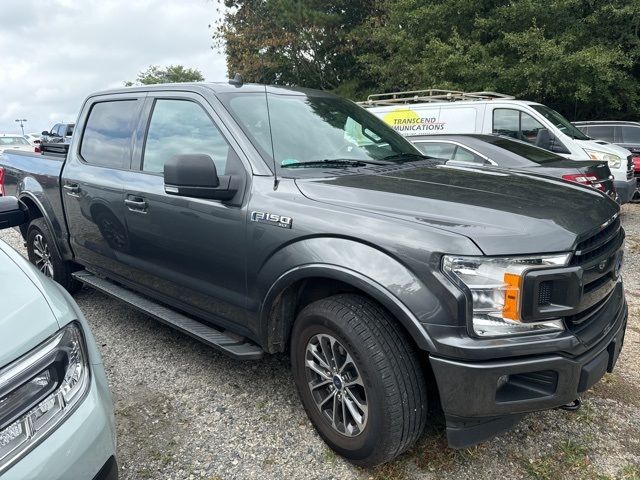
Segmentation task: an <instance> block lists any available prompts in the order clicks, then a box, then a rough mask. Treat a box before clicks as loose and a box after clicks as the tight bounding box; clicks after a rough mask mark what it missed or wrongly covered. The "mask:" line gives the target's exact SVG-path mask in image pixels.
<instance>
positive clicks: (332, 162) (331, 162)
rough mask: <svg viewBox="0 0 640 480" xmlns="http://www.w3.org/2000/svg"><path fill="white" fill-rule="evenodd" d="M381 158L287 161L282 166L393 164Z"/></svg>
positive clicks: (314, 166) (319, 166)
mask: <svg viewBox="0 0 640 480" xmlns="http://www.w3.org/2000/svg"><path fill="white" fill-rule="evenodd" d="M391 164H392V162H384V161H381V160H352V159H349V158H332V159H328V158H325V159H324V160H310V161H308V162H297V163H287V164H285V165H282V168H322V167H364V166H366V165H391Z"/></svg>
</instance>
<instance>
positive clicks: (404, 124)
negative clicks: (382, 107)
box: [382, 109, 445, 135]
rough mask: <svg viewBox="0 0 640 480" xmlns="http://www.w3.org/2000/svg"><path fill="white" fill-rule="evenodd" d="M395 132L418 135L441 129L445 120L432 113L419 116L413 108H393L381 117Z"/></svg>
mask: <svg viewBox="0 0 640 480" xmlns="http://www.w3.org/2000/svg"><path fill="white" fill-rule="evenodd" d="M382 119H383V120H384V121H385V122H386V123H387V124H389V125H390V126H391V127H392V128H393V129H394V130H395V131H396V132H398V133H401V134H403V135H420V134H423V133H435V132H437V131H438V130H443V129H444V125H445V122H439V121H438V118H437V117H435V116H433V115H427V116H424V117H421V116H420V115H418V113H417V112H416V111H414V110H408V109H402V110H393V111H391V112H389V113H387V114H386V115H384V116H383V117H382Z"/></svg>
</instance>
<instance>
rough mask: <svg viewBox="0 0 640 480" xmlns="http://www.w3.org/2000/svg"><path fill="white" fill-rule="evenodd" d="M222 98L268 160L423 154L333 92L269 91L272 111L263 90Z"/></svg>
mask: <svg viewBox="0 0 640 480" xmlns="http://www.w3.org/2000/svg"><path fill="white" fill-rule="evenodd" d="M218 98H220V100H221V101H222V102H223V103H224V104H225V107H226V108H227V110H228V111H229V112H230V113H231V115H232V116H233V117H234V118H235V120H236V121H237V122H238V124H239V125H240V127H241V128H242V129H243V131H244V132H245V134H246V135H247V136H248V137H249V139H250V140H251V141H252V143H253V144H254V145H255V146H256V148H257V149H258V151H259V152H260V154H261V155H262V157H263V158H264V159H265V161H267V162H268V163H269V164H272V163H273V161H274V158H273V155H275V163H276V165H277V166H278V167H280V168H290V167H295V166H304V164H308V165H309V166H311V165H320V166H322V165H327V166H328V165H340V163H339V162H363V163H366V162H370V163H376V162H382V163H387V162H403V161H407V160H416V159H419V158H421V157H423V156H422V155H421V154H420V152H419V151H418V150H416V149H415V147H414V146H413V145H412V144H411V143H409V142H408V141H407V140H405V139H404V138H403V137H402V136H401V135H400V134H398V133H396V132H394V131H393V129H391V128H390V127H389V126H387V125H386V124H385V123H384V122H383V121H382V120H380V119H378V118H377V117H376V116H374V115H372V114H371V113H369V112H367V111H366V110H364V109H363V108H361V107H359V106H357V105H355V104H354V103H353V102H350V101H348V100H345V99H343V98H340V97H336V96H334V95H327V94H322V93H318V94H317V95H313V94H301V93H297V92H293V93H292V94H290V95H287V94H285V95H281V94H273V93H269V94H268V102H269V111H268V112H267V104H266V97H265V94H264V93H262V92H251V93H228V94H227V93H221V94H218ZM269 121H271V131H270V129H269ZM272 140H273V149H272V148H271V143H272ZM272 152H273V154H272ZM344 164H345V163H342V165H344Z"/></svg>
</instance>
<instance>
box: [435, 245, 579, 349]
mask: <svg viewBox="0 0 640 480" xmlns="http://www.w3.org/2000/svg"><path fill="white" fill-rule="evenodd" d="M568 261H569V254H560V255H548V256H539V257H512V258H505V257H456V256H450V255H445V256H444V258H443V262H442V269H443V271H444V272H445V274H446V275H447V276H448V277H449V278H451V279H452V280H453V281H454V283H456V284H458V285H459V286H460V287H461V288H463V289H468V290H469V293H470V296H471V300H472V302H473V317H472V328H473V331H474V333H475V334H476V335H478V336H480V337H494V336H502V335H520V334H528V333H543V332H557V331H562V330H564V324H563V322H562V320H559V319H558V320H545V321H543V322H522V321H521V317H520V311H521V305H522V298H521V297H522V280H523V274H524V272H525V271H526V270H529V269H532V268H543V267H546V266H559V265H560V266H563V265H566V264H567V262H568Z"/></svg>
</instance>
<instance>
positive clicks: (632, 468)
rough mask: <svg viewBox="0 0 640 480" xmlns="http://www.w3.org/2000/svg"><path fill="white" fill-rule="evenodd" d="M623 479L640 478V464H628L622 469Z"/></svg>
mask: <svg viewBox="0 0 640 480" xmlns="http://www.w3.org/2000/svg"><path fill="white" fill-rule="evenodd" d="M620 478H621V479H622V480H640V465H634V464H632V465H627V466H625V467H624V468H623V469H622V474H621V476H620Z"/></svg>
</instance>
